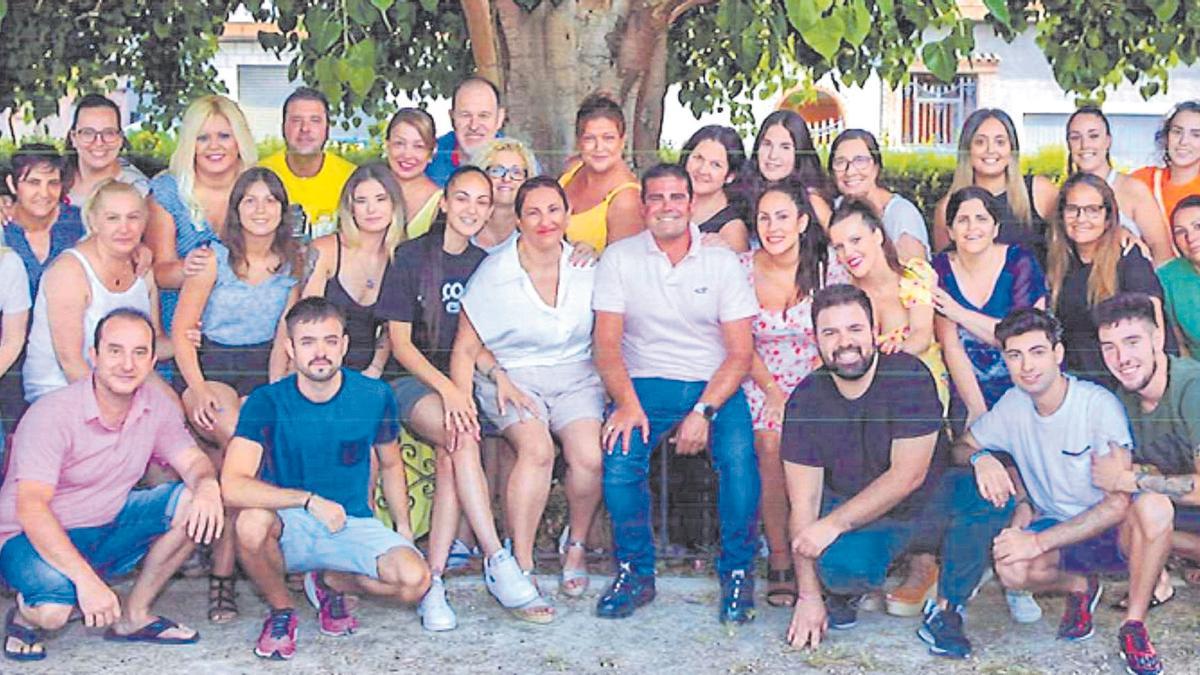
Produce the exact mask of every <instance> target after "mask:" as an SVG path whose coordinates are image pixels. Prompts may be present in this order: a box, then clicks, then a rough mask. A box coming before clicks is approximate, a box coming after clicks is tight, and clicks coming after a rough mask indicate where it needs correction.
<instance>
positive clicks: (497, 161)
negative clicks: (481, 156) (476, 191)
mask: <svg viewBox="0 0 1200 675" xmlns="http://www.w3.org/2000/svg"><path fill="white" fill-rule="evenodd" d="M485 170H486V171H487V173H488V178H489V179H491V181H492V192H493V196H494V198H495V200H496V204H498V205H500V206H512V205H513V202H515V201H516V199H517V190H519V189H520V188H521V185H522V184H523V183H524V182H525V180H526V179H527V178H529V167H528V166H526V165H525V158H524V157H522V156H521V153H519V152H516V151H514V150H501V151H499V152H497V153H495V154H494V155H493V156H492V159H491V161H490V162H488V165H487V167H486V168H485Z"/></svg>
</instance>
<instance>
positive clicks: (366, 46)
mask: <svg viewBox="0 0 1200 675" xmlns="http://www.w3.org/2000/svg"><path fill="white" fill-rule="evenodd" d="M375 49H376V48H375V41H374V40H372V39H371V38H364V39H363V40H360V41H359V42H357V43H355V44H354V45H352V46H351V47H350V49H349V51H347V52H346V61H347V62H349V63H350V65H351V66H352V67H354V68H374V67H375Z"/></svg>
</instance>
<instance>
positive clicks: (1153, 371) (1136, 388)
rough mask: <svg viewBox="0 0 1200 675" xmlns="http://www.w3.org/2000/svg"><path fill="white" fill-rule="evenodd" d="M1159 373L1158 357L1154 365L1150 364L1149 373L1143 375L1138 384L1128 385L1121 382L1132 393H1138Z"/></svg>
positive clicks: (1122, 386) (1123, 387)
mask: <svg viewBox="0 0 1200 675" xmlns="http://www.w3.org/2000/svg"><path fill="white" fill-rule="evenodd" d="M1157 374H1158V359H1155V360H1154V361H1153V362H1152V365H1151V366H1150V373H1149V374H1147V375H1146V376H1145V377H1143V378H1142V379H1141V380H1139V381H1138V382H1137V383H1136V384H1134V385H1133V386H1131V387H1130V386H1126V385H1125V383H1124V382H1121V388H1122V389H1124V390H1125V391H1127V392H1129V393H1131V394H1136V393H1138V392H1139V391H1141V390H1143V389H1145V388H1146V386H1147V385H1149V384H1150V380H1153V379H1154V376H1155V375H1157ZM1117 381H1118V382H1120V380H1117Z"/></svg>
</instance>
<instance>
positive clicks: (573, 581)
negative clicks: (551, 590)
mask: <svg viewBox="0 0 1200 675" xmlns="http://www.w3.org/2000/svg"><path fill="white" fill-rule="evenodd" d="M586 545H587V544H586V542H584V541H583V540H581V539H571V540H569V541H567V540H564V541H562V542H561V543H559V545H558V553H559V555H561V556H562V561H563V563H562V565H563V567H562V574H561V575H559V578H558V592H559V593H562V594H563V595H565V596H567V597H568V598H579V597H582V596H583V594H584V593H586V592H587V589H588V585H589V584H590V583H591V582H592V577H591V575H590V574H589V573H588V568H587V557H586V556H587V549H586ZM573 548H578V549H581V550H583V551H584V556H585V557H584V563H583V567H580V568H569V567H567V563H566V560H567V551H568V550H569V549H573Z"/></svg>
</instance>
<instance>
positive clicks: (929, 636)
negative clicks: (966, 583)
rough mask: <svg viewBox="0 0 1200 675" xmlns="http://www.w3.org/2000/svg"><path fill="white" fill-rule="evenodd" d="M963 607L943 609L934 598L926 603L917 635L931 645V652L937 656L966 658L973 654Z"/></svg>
mask: <svg viewBox="0 0 1200 675" xmlns="http://www.w3.org/2000/svg"><path fill="white" fill-rule="evenodd" d="M965 614H966V612H965V610H964V608H963V607H961V606H959V607H947V608H945V609H942V608H940V607H938V606H937V603H935V602H933V601H932V600H930V601H927V602H926V603H925V612H924V615H925V619H924V620H923V621H922V622H921V627H920V628H918V629H917V637H919V638H921V641H922V642H924V643H925V644H927V645H929V652H930V653H931V654H934V655H936V656H946V657H949V658H952V659H965V658H967V657H968V656H970V655H971V641H970V640H968V639H967V634H966V632H965V631H964V630H963V623H964V615H965Z"/></svg>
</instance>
